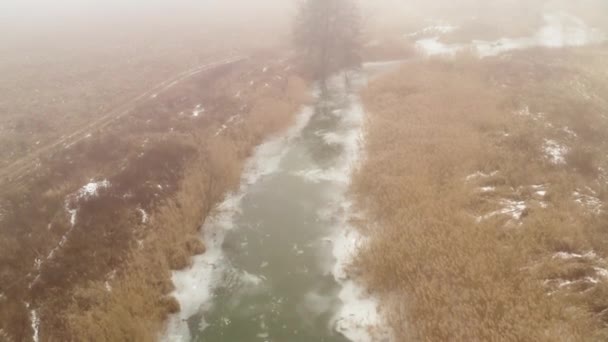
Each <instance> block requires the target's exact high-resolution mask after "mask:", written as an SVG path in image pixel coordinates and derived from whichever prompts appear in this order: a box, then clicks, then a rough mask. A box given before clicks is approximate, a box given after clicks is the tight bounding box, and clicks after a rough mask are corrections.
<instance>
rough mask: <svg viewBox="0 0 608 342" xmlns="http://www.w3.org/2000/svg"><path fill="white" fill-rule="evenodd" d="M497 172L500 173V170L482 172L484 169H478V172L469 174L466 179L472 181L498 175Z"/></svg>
mask: <svg viewBox="0 0 608 342" xmlns="http://www.w3.org/2000/svg"><path fill="white" fill-rule="evenodd" d="M497 174H498V171H493V172H490V173H485V172H482V171H477V172H475V173H472V174H470V175H468V176H467V177H466V178H465V180H466V181H467V182H470V181H472V180H475V179H479V178H490V177H494V176H496V175H497Z"/></svg>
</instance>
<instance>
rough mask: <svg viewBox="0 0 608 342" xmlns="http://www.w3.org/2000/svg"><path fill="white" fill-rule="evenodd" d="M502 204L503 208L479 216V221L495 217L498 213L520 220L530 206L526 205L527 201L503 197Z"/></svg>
mask: <svg viewBox="0 0 608 342" xmlns="http://www.w3.org/2000/svg"><path fill="white" fill-rule="evenodd" d="M500 204H501V206H502V208H501V209H499V210H496V211H493V212H491V213H489V214H486V215H483V216H481V217H478V218H477V222H481V221H483V220H487V219H489V218H492V217H495V216H498V215H505V216H509V217H511V218H512V219H513V220H516V221H519V220H521V219H522V218H523V216H524V213H525V212H526V209H527V208H528V207H527V206H526V202H524V201H514V200H510V199H503V200H501V201H500Z"/></svg>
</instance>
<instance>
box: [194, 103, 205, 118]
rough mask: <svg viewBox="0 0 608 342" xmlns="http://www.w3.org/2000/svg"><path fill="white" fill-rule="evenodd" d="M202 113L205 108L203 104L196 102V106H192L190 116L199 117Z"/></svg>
mask: <svg viewBox="0 0 608 342" xmlns="http://www.w3.org/2000/svg"><path fill="white" fill-rule="evenodd" d="M203 113H205V108H204V107H203V105H201V104H197V105H196V107H194V110H192V117H194V118H196V117H199V116H200V115H201V114H203Z"/></svg>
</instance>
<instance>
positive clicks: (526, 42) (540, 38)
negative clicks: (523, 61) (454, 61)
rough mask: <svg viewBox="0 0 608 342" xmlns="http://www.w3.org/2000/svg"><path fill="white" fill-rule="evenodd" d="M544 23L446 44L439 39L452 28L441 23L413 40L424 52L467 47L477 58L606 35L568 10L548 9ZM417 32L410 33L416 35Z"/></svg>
mask: <svg viewBox="0 0 608 342" xmlns="http://www.w3.org/2000/svg"><path fill="white" fill-rule="evenodd" d="M543 19H544V23H545V24H544V26H543V27H541V28H540V29H539V30H538V31H537V33H536V34H534V35H533V36H531V37H521V38H501V39H498V40H495V41H483V40H473V41H472V42H471V43H468V44H446V43H443V42H441V34H443V33H447V32H450V31H452V30H455V29H456V28H455V27H453V26H449V25H448V26H441V27H442V28H443V29H437V28H434V27H428V28H426V29H423V30H422V31H420V32H425V33H428V32H435V33H437V34H436V35H435V36H433V37H430V38H423V39H419V40H417V41H416V48H417V49H418V50H419V51H420V52H421V53H423V54H425V55H427V56H436V55H446V56H452V55H455V54H456V53H458V52H461V51H470V52H473V53H474V54H476V55H477V56H479V57H480V58H484V57H489V56H496V55H499V54H502V53H505V52H508V51H512V50H521V49H527V48H531V47H536V46H541V47H548V48H561V47H566V46H583V45H589V44H597V43H600V42H602V41H604V40H605V39H606V35H605V34H604V33H602V32H601V31H599V30H598V29H595V28H592V27H589V26H588V25H586V24H585V23H584V22H583V21H582V20H581V19H579V18H577V17H574V16H572V15H570V14H567V13H563V12H559V13H547V14H545V15H544V16H543ZM419 34H420V33H419V32H415V33H413V34H410V35H412V36H414V37H415V36H417V35H419Z"/></svg>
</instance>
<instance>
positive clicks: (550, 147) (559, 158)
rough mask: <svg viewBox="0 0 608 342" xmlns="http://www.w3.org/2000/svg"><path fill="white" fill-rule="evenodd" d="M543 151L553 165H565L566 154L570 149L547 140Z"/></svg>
mask: <svg viewBox="0 0 608 342" xmlns="http://www.w3.org/2000/svg"><path fill="white" fill-rule="evenodd" d="M543 151H544V152H545V154H546V155H547V158H548V159H549V161H550V162H551V163H553V164H555V165H563V164H566V154H567V153H568V151H570V149H569V148H568V146H565V145H562V144H560V143H558V142H557V141H555V140H550V139H545V143H544V145H543Z"/></svg>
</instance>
